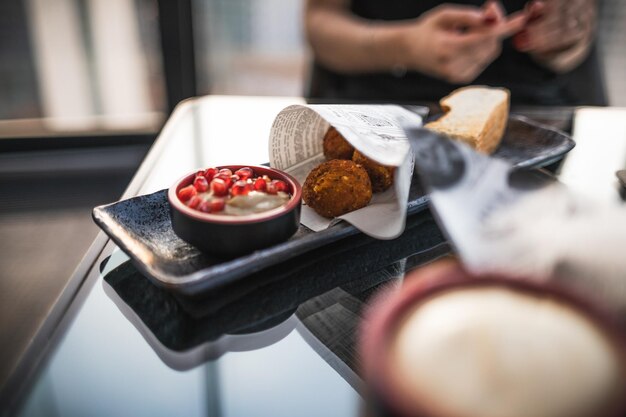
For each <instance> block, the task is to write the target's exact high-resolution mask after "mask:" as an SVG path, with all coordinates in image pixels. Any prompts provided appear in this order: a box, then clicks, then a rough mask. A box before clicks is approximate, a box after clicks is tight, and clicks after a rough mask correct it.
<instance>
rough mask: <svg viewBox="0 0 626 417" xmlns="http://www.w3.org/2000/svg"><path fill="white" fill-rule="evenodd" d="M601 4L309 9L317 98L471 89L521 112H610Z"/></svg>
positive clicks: (336, 2) (344, 1)
mask: <svg viewBox="0 0 626 417" xmlns="http://www.w3.org/2000/svg"><path fill="white" fill-rule="evenodd" d="M597 12H598V11H597V1H596V0H530V1H528V0H503V3H500V2H499V1H497V0H488V1H487V2H485V3H483V1H482V0H474V1H472V0H466V1H455V2H448V3H442V2H440V1H435V0H412V1H408V0H386V1H380V0H307V4H306V9H305V27H306V36H307V39H308V41H309V44H310V46H311V48H312V50H313V54H314V64H313V72H312V79H311V85H310V91H309V92H308V96H309V97H312V98H326V99H347V100H377V101H382V100H384V101H413V102H414V101H438V100H439V99H440V98H441V97H443V96H445V95H446V94H448V93H449V92H450V91H452V90H453V89H456V88H458V87H460V86H463V85H468V84H484V85H491V86H503V87H507V88H508V89H510V90H511V100H512V102H513V103H515V104H532V105H582V104H586V105H606V96H605V92H604V86H603V82H602V77H601V72H600V69H599V65H598V60H597V57H596V53H595V48H594V35H595V26H596V19H597V14H598V13H597Z"/></svg>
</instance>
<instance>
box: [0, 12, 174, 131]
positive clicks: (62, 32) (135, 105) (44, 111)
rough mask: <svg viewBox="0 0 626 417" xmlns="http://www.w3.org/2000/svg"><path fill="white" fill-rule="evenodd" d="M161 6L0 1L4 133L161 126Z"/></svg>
mask: <svg viewBox="0 0 626 417" xmlns="http://www.w3.org/2000/svg"><path fill="white" fill-rule="evenodd" d="M157 10H158V9H157V7H156V2H154V1H147V0H146V1H144V0H139V1H134V0H84V1H80V0H3V1H2V2H0V20H1V21H2V24H1V25H0V54H1V60H0V88H1V89H2V94H1V95H0V119H1V120H3V121H2V122H1V124H0V135H2V136H20V135H26V136H38V135H44V136H45V135H47V134H55V133H56V134H67V133H72V132H74V133H75V132H90V133H93V132H98V131H118V132H119V131H133V132H136V131H154V130H156V129H158V127H159V126H160V124H161V123H162V120H163V118H164V116H165V114H164V109H165V101H164V88H163V86H164V80H163V73H162V70H161V61H160V57H161V51H160V45H159V42H158V40H159V36H158V12H157Z"/></svg>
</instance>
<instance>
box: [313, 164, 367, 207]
mask: <svg viewBox="0 0 626 417" xmlns="http://www.w3.org/2000/svg"><path fill="white" fill-rule="evenodd" d="M302 198H303V200H304V202H305V203H306V204H307V205H308V206H309V207H311V208H312V209H313V210H315V212H316V213H317V214H319V215H320V216H324V217H328V218H332V217H337V216H341V215H342V214H345V213H348V212H351V211H354V210H357V209H360V208H361V207H365V206H366V205H367V204H368V203H369V202H370V200H371V198H372V185H371V183H370V179H369V177H368V175H367V171H365V169H364V168H363V167H362V166H360V165H358V164H356V163H354V162H352V161H346V160H342V159H333V160H331V161H327V162H324V163H322V164H320V165H318V166H317V167H315V168H314V169H313V170H312V171H311V172H310V173H309V175H308V176H307V177H306V180H305V181H304V186H303V187H302Z"/></svg>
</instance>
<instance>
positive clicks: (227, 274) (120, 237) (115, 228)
mask: <svg viewBox="0 0 626 417" xmlns="http://www.w3.org/2000/svg"><path fill="white" fill-rule="evenodd" d="M511 119H513V120H517V121H519V122H522V123H524V124H527V125H530V126H532V127H534V128H537V129H541V130H544V131H550V132H552V133H554V134H555V135H558V136H559V137H560V138H561V142H560V143H558V144H555V146H554V147H553V148H551V149H550V152H544V153H542V154H541V155H537V156H535V157H533V158H528V159H526V160H523V161H520V162H517V163H515V164H514V166H515V167H516V168H539V167H543V166H546V165H549V164H550V163H552V162H554V161H555V160H558V159H559V158H561V157H562V156H563V155H565V154H566V153H567V152H569V151H570V150H571V149H572V148H573V147H574V146H575V143H574V141H573V140H572V139H571V137H570V136H569V135H567V134H566V133H564V132H563V131H561V130H559V129H556V128H553V127H552V126H548V125H545V124H542V123H539V122H536V121H534V120H532V119H529V118H527V117H524V116H520V115H514V114H511V115H510V116H509V120H511ZM494 156H495V157H497V151H496V154H495V155H494ZM166 192H167V189H164V190H160V191H157V192H155V193H152V194H158V193H163V199H164V203H165V204H168V203H167V197H166V195H165V193H166ZM152 194H148V195H152ZM145 196H147V195H144V196H137V197H132V198H130V199H127V200H121V201H117V202H114V203H111V204H106V205H102V206H98V207H96V208H94V209H93V212H92V217H93V219H94V221H95V223H96V224H97V225H98V226H99V227H100V228H101V229H102V230H103V231H104V232H105V233H106V234H107V235H108V236H109V237H110V238H111V240H113V242H114V243H115V244H116V245H117V246H118V247H119V248H120V249H121V250H122V251H124V252H125V253H126V254H127V255H128V256H129V257H130V258H131V260H132V261H133V262H134V263H135V265H136V266H137V268H138V269H139V270H140V271H141V272H142V273H143V274H145V275H146V276H147V277H148V278H149V279H151V280H152V281H153V282H154V283H155V284H157V285H159V286H161V287H164V288H168V289H171V290H174V291H177V292H180V293H181V294H183V295H194V294H196V293H197V292H198V291H199V290H202V291H207V290H210V289H214V288H218V287H222V286H224V285H226V284H229V283H231V282H233V281H234V280H237V279H239V278H242V277H244V276H247V275H250V274H251V273H253V272H256V271H259V270H262V269H264V268H267V267H269V266H272V265H275V264H277V263H279V262H281V261H282V260H286V259H291V258H294V257H296V256H299V255H302V254H304V253H306V252H308V251H311V250H313V249H317V248H319V247H321V246H323V245H326V244H329V243H333V242H336V241H338V240H341V239H344V238H346V237H349V236H352V235H355V234H358V233H360V231H359V230H358V229H357V228H355V227H354V226H352V225H351V224H349V223H346V222H340V223H337V224H335V225H333V226H331V227H329V228H328V229H325V230H322V231H319V232H316V233H311V234H309V235H306V236H303V237H301V238H300V239H298V240H288V241H286V242H283V243H280V244H277V245H275V246H272V247H269V248H265V249H261V250H258V251H255V252H252V253H250V254H247V255H243V256H241V257H238V258H234V259H231V260H225V261H224V262H223V263H220V264H215V265H211V266H208V267H206V268H203V269H198V270H197V271H194V272H192V273H189V274H186V275H180V276H173V275H169V274H167V273H165V272H164V271H161V270H159V269H155V268H153V267H152V266H151V265H150V264H149V263H145V262H143V261H142V256H141V255H142V254H141V253H140V252H145V251H148V249H147V248H141V247H138V245H137V242H136V240H133V239H132V237H129V235H128V234H125V233H120V230H119V229H120V228H121V227H122V226H121V225H119V224H118V223H117V222H116V221H115V220H114V219H112V218H111V216H110V215H109V214H108V213H107V209H108V208H110V207H112V206H114V205H116V204H119V203H121V202H122V201H124V202H129V201H132V200H133V199H137V198H141V197H145ZM427 206H428V196H419V197H418V198H416V199H415V200H412V201H409V202H408V208H407V216H409V215H413V214H416V213H418V212H420V211H422V210H424V209H425V208H426V207H427ZM301 227H304V226H301ZM144 255H145V254H144ZM207 280H210V284H207V282H206V281H207Z"/></svg>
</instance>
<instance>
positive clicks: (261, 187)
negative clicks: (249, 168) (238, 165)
mask: <svg viewBox="0 0 626 417" xmlns="http://www.w3.org/2000/svg"><path fill="white" fill-rule="evenodd" d="M254 189H255V190H257V191H265V190H267V183H266V182H265V180H264V179H263V178H261V177H259V178H257V179H255V180H254Z"/></svg>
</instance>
